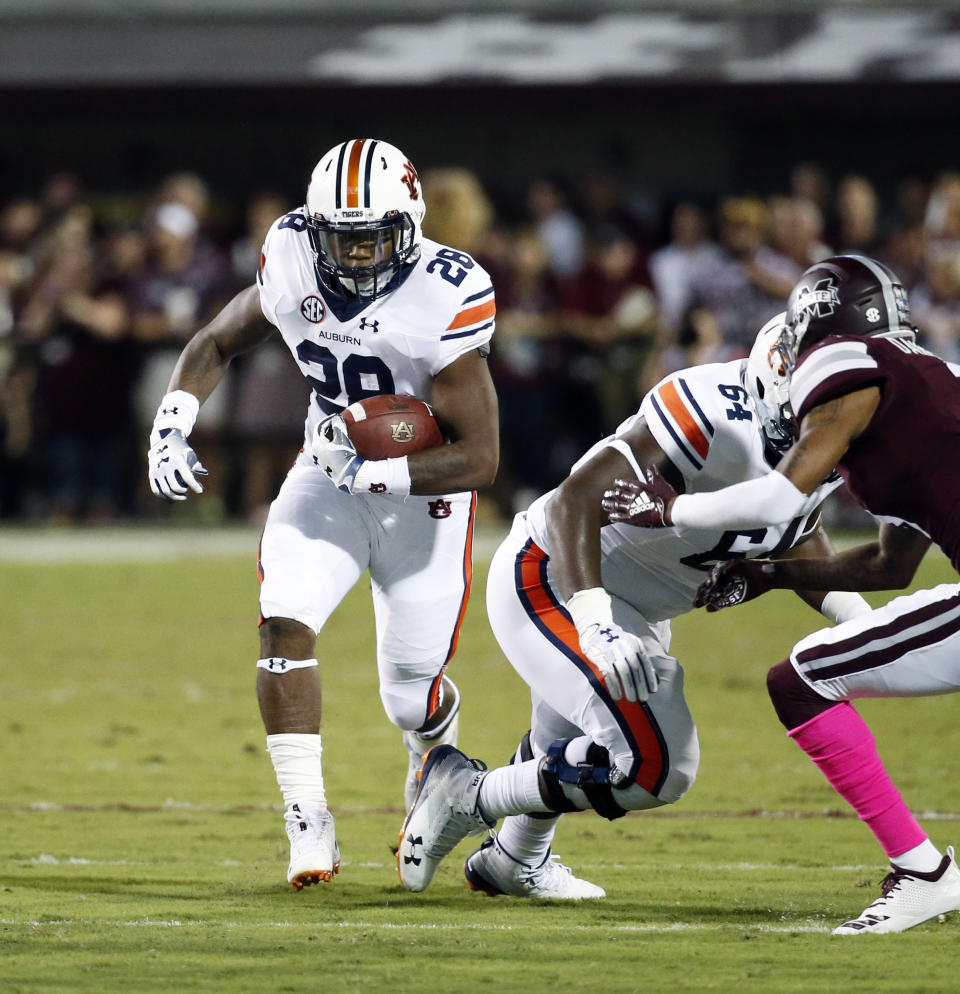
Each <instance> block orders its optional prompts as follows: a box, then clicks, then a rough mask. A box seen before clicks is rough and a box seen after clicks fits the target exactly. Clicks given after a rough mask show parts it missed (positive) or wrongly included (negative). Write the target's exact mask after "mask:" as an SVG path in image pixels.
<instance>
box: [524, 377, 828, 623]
mask: <svg viewBox="0 0 960 994" xmlns="http://www.w3.org/2000/svg"><path fill="white" fill-rule="evenodd" d="M745 365H746V360H745V359H741V360H736V361H734V362H727V363H712V364H710V365H704V366H698V367H695V368H692V369H686V370H682V371H680V372H678V373H674V374H672V375H670V376H668V377H666V378H665V379H664V380H662V381H661V382H660V383H659V384H658V385H657V386H656V387H654V389H653V390H651V391H650V392H649V393H648V394H647V395H646V397H644V399H643V403H642V404H641V406H640V410H639V411H638V412H637V413H636V414H634V415H632V416H631V417H630V418H628V419H627V420H626V421H624V422H623V424H621V425H620V426H619V428H618V429H617V431H616V433H615V434H614V435H611V436H609V437H608V438H605V439H603V440H601V441H600V442H598V443H597V444H596V445H595V446H593V448H591V449H590V450H589V451H588V452H587V453H586V454H585V455H584V456H583V457H582V458H581V459H580V460H579V461H578V462H577V463H576V465H574V467H573V470H572V471H574V470H576V469H578V468H579V467H580V466H581V465H582V464H583V463H584V462H586V461H587V460H588V459H590V458H591V457H592V456H594V455H595V454H596V453H597V452H599V451H600V450H601V449H602V448H604V447H606V446H609V445H610V444H611V443H612V442H614V440H615V439H616V437H617V436H620V435H623V434H624V433H625V432H626V431H627V430H628V429H629V428H631V427H632V426H633V425H634V424H635V422H636V421H637V419H638V418H641V417H642V418H645V419H646V422H647V427H648V428H649V429H650V431H651V433H652V434H653V437H654V438H655V439H656V440H657V442H658V443H659V445H660V447H661V448H662V449H663V451H664V452H665V453H666V455H667V456H668V457H669V458H670V460H671V462H672V463H673V464H674V465H675V466H676V467H677V469H678V470H680V472H681V473H682V474H683V479H684V483H685V485H686V492H687V493H688V494H690V493H702V492H708V491H713V490H720V489H722V488H723V487H727V486H730V485H731V484H733V483H739V482H741V481H743V480H752V479H754V478H756V477H761V476H766V474H767V473H769V472H770V468H771V467H770V464H769V463H768V462H767V460H766V458H765V456H764V441H763V436H762V434H761V432H760V430H759V424H758V419H757V417H756V414H755V412H754V409H753V406H752V404H751V402H750V399H749V396H748V394H747V391H746V390H745V389H744V387H743V378H742V374H743V368H744V366H745ZM572 471H571V472H572ZM840 483H841V481H840V480H839V479H836V480H835V481H831V482H829V483H826V484H824V485H823V486H821V487H819V488H818V489H817V490H816V491H815V492H814V493H813V494H811V496H810V498H809V499H808V501H807V503H806V504H805V505H804V508H803V512H802V513H801V514H800V515H799V516H797V517H796V518H794V519H793V520H792V521H790V522H789V523H788V524H786V525H778V526H770V527H766V528H754V529H748V530H744V531H735V530H723V529H717V528H676V527H674V528H638V527H636V526H633V525H626V524H611V525H606V526H605V527H604V528H603V530H602V532H601V549H602V556H603V558H602V577H603V585H604V587H605V588H606V589H607V591H608V592H609V593H611V594H614V595H616V596H617V597H620V598H621V599H623V600H625V601H627V603H629V604H630V605H632V606H633V607H634V608H635V609H636V610H638V611H639V612H640V613H641V614H642V615H643V617H644V618H645V619H646V620H647V621H648V622H650V623H651V624H654V623H656V622H658V621H663V620H666V619H669V618H674V617H676V616H677V615H679V614H683V613H684V612H685V611H689V610H690V609H691V608H692V606H693V598H694V595H695V594H696V591H697V588H698V587H699V586H700V584H701V583H702V582H703V580H704V578H705V576H706V572H707V571H708V570H709V569H710V567H711V566H713V565H714V564H715V563H717V562H720V561H722V560H724V559H732V558H734V557H736V556H746V557H747V558H750V559H755V558H762V557H769V556H777V555H781V554H782V553H783V552H785V551H786V550H787V549H789V548H790V547H791V546H793V545H795V544H796V543H797V542H798V541H799V540H800V539H802V538H804V537H805V536H806V535H808V534H809V533H810V531H811V530H812V529H813V528H814V527H816V523H817V515H816V514H815V513H814V512H815V511H816V508H817V507H818V506H819V505H820V503H821V502H822V501H823V500H824V499H825V498H826V496H827V495H828V494H829V493H830V492H831V491H833V490H835V489H836V488H837V487H839V486H840ZM551 496H552V491H551V493H548V494H544V495H543V496H542V497H539V498H538V499H537V500H536V501H534V503H533V504H532V505H531V507H530V508H529V510H528V511H527V529H528V533H529V535H530V537H531V538H532V539H533V541H534V542H535V543H536V544H537V545H538V546H540V548H542V549H543V550H544V551H545V552H546V553H547V554H548V555H549V552H550V548H549V541H548V539H547V534H546V516H545V509H546V506H547V503H548V502H549V500H550V497H551Z"/></svg>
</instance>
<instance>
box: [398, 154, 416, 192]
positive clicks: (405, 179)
mask: <svg viewBox="0 0 960 994" xmlns="http://www.w3.org/2000/svg"><path fill="white" fill-rule="evenodd" d="M403 168H404V170H406V171H405V172H404V174H403V176H401V177H400V182H401V183H403V185H404V186H405V187H406V188H407V189H408V190H409V191H410V199H411V200H419V199H420V187H419V186H418V185H417V183H418V182H419V179H420V177H419V176H417V171H416V169H414V168H413V163H412V162H410V161H407V162H405V163H404V164H403Z"/></svg>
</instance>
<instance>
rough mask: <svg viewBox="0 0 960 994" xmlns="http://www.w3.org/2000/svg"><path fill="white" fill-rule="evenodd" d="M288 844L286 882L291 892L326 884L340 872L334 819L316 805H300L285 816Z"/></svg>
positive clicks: (296, 805)
mask: <svg viewBox="0 0 960 994" xmlns="http://www.w3.org/2000/svg"><path fill="white" fill-rule="evenodd" d="M283 819H284V821H285V822H286V829H287V838H288V839H289V840H290V865H289V866H288V867H287V880H288V881H289V883H290V886H291V887H293V889H294V890H303V888H304V887H309V886H310V884H318V883H320V881H321V880H322V881H324V882H325V883H329V882H330V881H331V880H333V875H334V874H335V873H339V872H340V847H339V846H338V845H337V830H336V828H335V827H334V824H333V815H332V814H330V812H329V811H327V809H326V808H322V807H321V806H320V805H319V804H310V803H308V802H302V803H300V804H294V805H291V806H290V807H289V808H287V810H286V812H284V815H283Z"/></svg>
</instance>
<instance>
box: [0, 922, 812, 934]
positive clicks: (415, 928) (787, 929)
mask: <svg viewBox="0 0 960 994" xmlns="http://www.w3.org/2000/svg"><path fill="white" fill-rule="evenodd" d="M323 924H324V926H326V927H330V926H332V927H334V928H342V929H363V930H364V931H370V930H371V929H374V930H376V929H382V930H383V931H390V932H463V931H465V930H470V931H474V932H523V931H537V932H539V931H540V930H541V928H542V926H540V925H539V924H537V923H535V922H531V923H530V924H529V925H528V924H526V923H520V924H513V925H495V924H487V923H481V922H468V923H457V924H455V923H452V922H449V923H448V922H400V923H397V922H371V921H342V922H325V923H323ZM0 925H19V926H22V927H30V928H45V927H47V926H55V927H58V928H59V927H63V926H64V925H75V926H81V927H84V928H88V927H91V926H96V927H98V928H225V929H236V928H250V929H263V928H276V929H287V928H291V929H298V928H302V929H309V930H310V931H312V932H315V931H316V930H317V927H318V926H317V923H316V922H244V923H241V922H234V921H226V922H225V921H214V920H210V919H200V920H197V921H181V920H179V919H176V918H174V919H157V918H139V919H135V920H131V921H105V920H103V919H97V918H56V919H50V920H48V921H39V920H38V919H17V918H0ZM563 929H564V932H584V933H588V934H589V933H594V932H596V933H600V934H604V935H608V934H609V933H610V932H726V931H735V932H774V933H784V934H788V935H789V934H791V933H796V932H822V933H828V932H830V931H831V926H827V925H816V924H813V923H809V922H808V923H805V924H797V925H787V924H782V925H779V924H778V925H772V924H768V923H765V922H759V923H757V924H755V925H745V924H732V923H724V924H722V925H709V924H706V923H701V922H663V923H658V922H636V923H633V924H624V925H611V924H609V923H603V924H599V925H570V924H565V925H564V927H563Z"/></svg>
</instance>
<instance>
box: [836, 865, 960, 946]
mask: <svg viewBox="0 0 960 994" xmlns="http://www.w3.org/2000/svg"><path fill="white" fill-rule="evenodd" d="M891 866H892V867H893V869H892V870H891V872H890V873H888V874H887V876H886V877H884V879H883V883H882V884H881V885H880V886H881V888H882V890H883V893H882V894H881V896H880V897H879V898H877V900H876V901H874V902H873V904H871V905H870V907H869V908H866V909H865V910H864V911H863V913H862V914H861V915H860V917H859V918H854V919H853V920H852V921H848V922H844V923H843V924H842V925H839V926H838V927H837V928H835V929H834V930H833V934H834V935H869V934H873V935H881V934H883V933H885V932H905V931H906V930H907V929H908V928H913V926H914V925H919V924H920V923H921V922H925V921H927V920H928V919H930V918H935V917H936V916H937V915H944V914H946V913H947V912H948V911H957V910H958V909H960V869H957V862H956V860H955V859H954V855H953V846H948V847H947V854H946V856H944V857H943V861H942V862H941V863H940V865H939V866H938V867H937V869H936V870H934V871H933V872H932V873H917V872H916V871H911V870H904V869H901V868H900V867H899V866H897V865H896V864H895V863H892V864H891Z"/></svg>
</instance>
